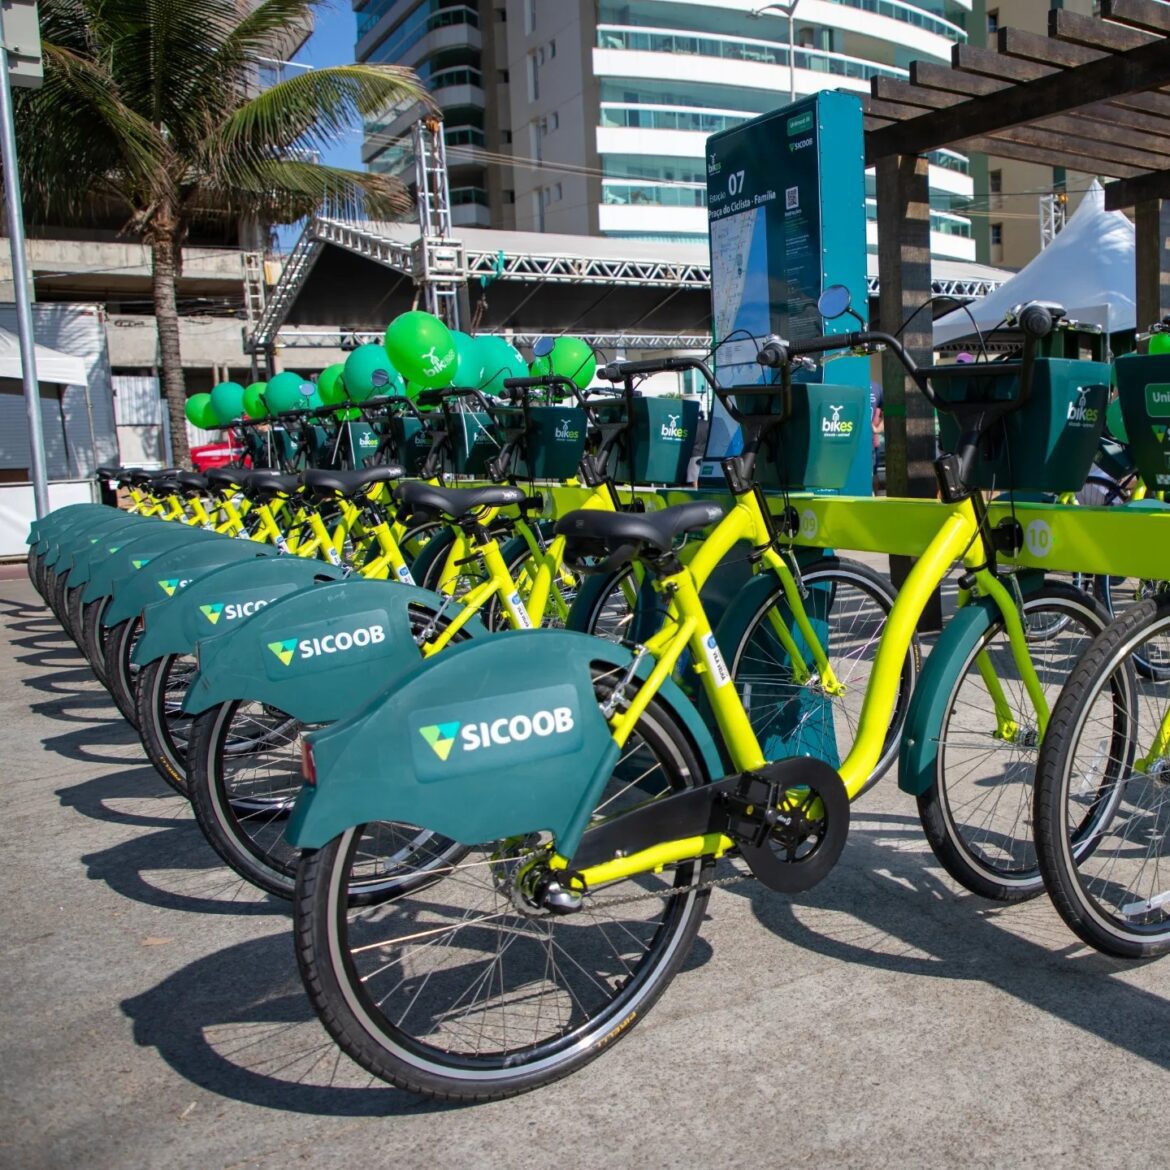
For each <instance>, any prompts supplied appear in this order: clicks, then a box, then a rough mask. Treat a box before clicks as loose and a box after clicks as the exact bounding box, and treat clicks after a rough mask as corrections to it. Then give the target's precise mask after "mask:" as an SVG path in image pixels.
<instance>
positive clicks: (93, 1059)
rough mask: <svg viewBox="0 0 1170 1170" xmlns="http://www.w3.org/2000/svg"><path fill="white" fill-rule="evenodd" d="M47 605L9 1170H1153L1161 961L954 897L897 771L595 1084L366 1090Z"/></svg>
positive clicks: (6, 1026)
mask: <svg viewBox="0 0 1170 1170" xmlns="http://www.w3.org/2000/svg"><path fill="white" fill-rule="evenodd" d="M34 598H35V594H34V593H33V591H32V589H31V588H30V586H29V585H28V583H27V580H20V581H3V582H0V639H2V641H3V643H4V648H5V652H4V653H3V654H2V655H0V751H2V754H3V758H4V761H5V765H6V766H5V769H4V771H5V778H6V781H7V790H8V792H7V795H8V804H7V807H6V809H5V812H4V816H3V820H2V822H0V846H2V848H3V857H4V861H5V864H4V867H3V870H0V906H2V907H3V909H2V911H0V947H2V951H0V953H2V955H3V958H2V960H0V1166H4V1167H14V1168H18V1167H19V1168H24V1167H65V1166H70V1167H72V1166H82V1167H85V1168H86V1170H104V1168H106V1167H118V1168H124V1167H126V1168H131V1167H168V1168H170V1167H175V1168H179V1167H198V1168H200V1170H206V1168H208V1167H228V1166H231V1167H236V1166H240V1167H243V1166H263V1167H269V1166H271V1167H277V1166H279V1167H287V1166H290V1165H291V1166H297V1165H302V1164H305V1165H314V1166H338V1165H354V1166H358V1165H361V1166H380V1165H393V1166H395V1167H402V1168H406V1170H410V1168H413V1167H448V1166H451V1167H455V1166H458V1167H463V1166H487V1165H492V1166H500V1167H512V1166H516V1167H527V1166H534V1167H545V1166H548V1165H551V1164H553V1163H554V1162H555V1163H556V1164H557V1165H558V1166H560V1167H564V1168H566V1170H575V1168H576V1167H596V1166H598V1165H600V1164H601V1163H602V1161H603V1160H604V1161H605V1162H607V1163H608V1164H609V1165H612V1166H616V1167H625V1166H638V1167H639V1168H643V1167H646V1168H654V1167H673V1166H680V1167H681V1166H685V1167H697V1166H708V1165H709V1166H725V1165H726V1166H741V1165H742V1166H752V1167H758V1166H768V1165H786V1166H787V1165H798V1166H803V1165H811V1164H814V1163H815V1164H819V1165H831V1166H836V1165H857V1166H867V1167H868V1166H886V1165H897V1166H900V1167H901V1166H927V1165H929V1166H939V1165H948V1164H962V1165H976V1166H1001V1165H1009V1164H1011V1165H1040V1164H1044V1165H1048V1164H1053V1163H1056V1162H1060V1163H1062V1164H1063V1165H1064V1166H1066V1167H1078V1166H1085V1167H1105V1166H1142V1165H1164V1164H1165V1162H1166V1156H1167V1155H1166V1142H1165V1133H1164V1129H1163V1125H1162V1120H1163V1112H1162V1099H1163V1095H1164V1094H1166V1093H1167V1092H1168V1091H1170V1074H1168V1072H1167V1066H1168V1064H1170V1002H1168V999H1167V995H1166V990H1167V977H1168V975H1170V966H1168V965H1165V964H1164V965H1159V964H1157V963H1154V964H1149V965H1144V966H1142V965H1132V966H1123V965H1121V964H1118V963H1115V962H1112V961H1110V960H1106V959H1104V958H1102V957H1101V956H1099V955H1096V954H1094V953H1090V952H1087V951H1085V950H1084V949H1083V948H1081V947H1079V946H1077V945H1075V944H1074V940H1073V939H1072V937H1071V935H1069V934H1068V933H1067V932H1066V931H1065V929H1064V927H1063V926H1062V924H1061V923H1060V921H1059V920H1058V919H1057V917H1056V916H1055V914H1054V913H1053V912H1052V911H1051V909H1050V908H1049V907H1048V905H1047V904H1046V903H1044V902H1035V903H1032V904H1030V905H1028V906H1024V907H1017V908H1013V909H996V908H994V907H990V906H989V905H988V904H986V903H984V902H981V901H979V900H977V899H975V898H972V897H970V896H968V895H962V894H959V893H957V892H956V891H955V889H953V888H952V887H951V886H950V885H949V884H948V883H947V882H945V881H944V880H943V879H942V877H941V876H940V874H939V871H938V870H937V869H936V868H935V867H934V866H933V865H932V864H931V858H930V855H929V853H928V851H927V850H926V848H925V846H924V844H923V842H922V840H921V837H920V834H919V831H918V828H917V822H916V818H915V812H914V805H913V802H912V801H911V800H909V799H908V798H906V797H904V796H903V795H901V794H900V793H899V792H898V790H897V788H896V786H895V785H894V783H893V781H892V780H887V781H885V782H884V783H883V784H882V785H879V787H878V788H877V789H876V790H875V792H873V793H872V794H871V795H869V796H867V797H866V798H865V799H864V800H863V801H862V803H861V806H860V807H859V808H858V809H857V810H856V812H855V820H854V826H855V829H854V832H853V835H852V837H851V840H850V844H849V846H848V848H847V849H846V852H845V856H844V859H843V861H842V862H841V864H840V866H839V867H838V869H837V871H836V872H835V873H834V874H833V875H832V877H831V878H830V879H829V880H828V881H827V882H826V883H825V884H824V885H823V886H822V887H820V888H819V889H817V890H816V891H814V892H813V893H812V894H811V895H808V896H806V897H804V898H802V899H800V900H799V901H798V902H795V903H793V902H790V901H788V900H786V899H784V898H782V897H780V896H778V895H774V894H770V893H768V892H767V891H765V890H762V889H756V888H753V887H752V886H750V885H745V886H740V887H735V888H731V889H727V890H719V891H716V892H715V894H714V896H713V897H712V900H711V917H710V921H709V922H708V923H707V924H706V926H705V927H704V930H703V936H702V939H701V940H700V941H699V942H698V943H697V945H696V946H695V949H694V953H693V955H692V956H691V959H690V963H689V966H688V969H687V970H686V971H685V972H684V973H683V975H682V976H681V977H680V978H679V979H678V980H677V981H676V982H675V983H674V984H673V986H672V987H671V988H670V989H669V991H668V992H667V994H666V996H665V997H664V999H663V1000H662V1001H661V1002H660V1004H659V1005H658V1006H657V1007H656V1008H655V1009H654V1011H653V1012H652V1013H651V1014H650V1016H649V1017H648V1019H647V1020H646V1021H645V1022H644V1023H643V1024H641V1025H640V1026H639V1027H638V1028H637V1029H635V1030H634V1031H633V1032H632V1033H631V1034H630V1036H629V1037H628V1038H627V1039H625V1040H624V1041H623V1042H622V1043H621V1044H620V1045H618V1046H617V1047H616V1048H614V1049H613V1050H611V1051H610V1052H609V1053H607V1054H606V1055H605V1056H604V1057H603V1058H602V1059H601V1060H599V1061H597V1062H595V1063H594V1064H593V1065H591V1066H590V1067H589V1068H587V1069H586V1070H585V1071H584V1072H582V1073H580V1074H578V1075H577V1076H575V1077H573V1078H571V1079H570V1080H568V1081H563V1082H561V1083H560V1084H558V1085H555V1086H553V1087H551V1088H549V1089H546V1090H543V1091H541V1092H539V1093H536V1094H530V1095H528V1096H526V1097H522V1098H519V1099H515V1100H512V1101H507V1102H502V1103H498V1104H493V1105H487V1106H480V1107H477V1108H469V1109H446V1108H435V1107H433V1106H431V1105H429V1104H427V1103H426V1102H421V1101H419V1100H417V1099H415V1098H412V1097H410V1096H408V1095H405V1094H402V1093H399V1092H397V1091H395V1090H392V1089H390V1088H387V1087H386V1086H384V1085H382V1084H380V1083H371V1082H370V1081H369V1079H368V1078H367V1077H366V1076H365V1075H364V1074H362V1073H361V1071H360V1070H358V1069H357V1068H356V1067H355V1066H353V1065H351V1064H350V1063H349V1062H348V1061H347V1060H346V1059H345V1058H343V1057H339V1056H338V1055H337V1054H336V1050H335V1049H334V1048H333V1046H332V1044H331V1043H330V1042H329V1041H328V1040H327V1038H326V1037H325V1034H324V1033H323V1031H322V1030H321V1029H320V1027H319V1026H318V1024H317V1022H316V1020H315V1018H314V1017H313V1015H312V1012H311V1010H310V1008H309V1006H308V1003H307V1001H306V999H305V997H304V995H303V993H302V991H301V988H300V982H299V979H298V976H297V972H296V968H295V964H294V961H293V956H292V949H291V946H290V941H289V930H288V915H287V913H286V910H285V908H284V906H283V905H280V904H277V903H275V902H272V901H269V900H267V899H266V898H264V897H263V896H260V895H258V894H256V893H254V892H253V891H251V890H250V889H249V888H247V887H244V886H242V885H241V884H240V883H239V882H238V881H236V880H235V879H234V878H233V877H232V875H231V874H230V873H229V872H228V871H227V870H225V869H224V868H222V867H220V866H218V865H216V864H215V861H216V859H215V857H214V854H212V853H211V851H210V849H209V848H208V847H207V846H206V845H205V844H204V842H203V840H202V838H201V837H200V835H199V832H198V830H197V828H196V827H195V825H194V823H193V822H192V819H191V817H190V814H189V813H188V812H187V810H186V808H185V806H184V804H183V802H182V801H180V800H179V799H178V798H176V797H173V796H169V795H168V794H167V790H166V789H165V788H164V786H163V785H162V783H161V782H160V781H159V780H158V779H157V778H156V777H155V775H154V773H153V771H152V770H151V769H150V768H149V766H147V765H145V763H144V759H143V756H142V753H141V750H140V748H139V746H138V742H137V739H136V737H135V735H134V733H133V732H132V731H130V729H129V728H128V727H127V726H126V725H125V724H124V723H122V722H121V720H120V719H119V718H118V716H117V713H116V711H115V710H114V708H113V705H112V704H111V703H110V701H109V700H108V698H107V697H106V696H105V693H104V692H102V691H100V690H98V689H96V686H95V684H94V683H93V682H92V680H91V679H90V677H89V675H88V672H87V671H85V670H83V669H82V668H81V660H80V658H79V656H78V654H77V652H76V651H75V649H74V648H73V646H72V644H71V643H69V642H68V641H66V640H65V638H64V636H63V635H62V634H61V632H60V630H59V628H58V627H57V626H56V625H55V623H54V621H53V620H52V618H51V617H50V615H49V614H48V611H47V610H45V609H43V608H42V607H41V606H40V605H39V604H36V603H34Z"/></svg>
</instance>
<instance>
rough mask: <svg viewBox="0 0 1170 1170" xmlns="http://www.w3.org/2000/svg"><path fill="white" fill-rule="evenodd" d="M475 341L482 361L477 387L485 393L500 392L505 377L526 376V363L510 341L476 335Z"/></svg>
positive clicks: (501, 391) (502, 388)
mask: <svg viewBox="0 0 1170 1170" xmlns="http://www.w3.org/2000/svg"><path fill="white" fill-rule="evenodd" d="M475 343H476V346H477V347H478V349H479V354H480V359H481V361H482V362H483V376H482V377H481V378H480V381H479V388H480V389H481V390H482V391H483V392H484V393H485V394H502V393H503V390H504V379H505V378H526V377H528V363H527V362H525V360H524V359H523V358H522V357H521V356H520V351H519V350H518V349H517V348H516V347H515V346H514V345H512V343H511V342H509V341H505V340H504V339H503V338H502V337H477V338H476V339H475Z"/></svg>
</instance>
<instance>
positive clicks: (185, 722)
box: [135, 654, 199, 796]
mask: <svg viewBox="0 0 1170 1170" xmlns="http://www.w3.org/2000/svg"><path fill="white" fill-rule="evenodd" d="M198 669H199V668H198V665H197V664H196V661H195V656H194V655H193V654H168V655H167V656H166V657H164V658H156V659H155V660H154V661H153V662H148V663H147V664H146V665H145V666H144V667H143V668H142V671H141V673H140V674H139V677H138V687H137V694H136V696H135V702H136V711H137V715H138V734H139V737H140V738H141V740H142V746H143V748H144V750H145V751H146V755H147V757H148V758H149V760H150V762H151V763H152V764H153V765H154V767H155V771H157V772H158V774H159V775H160V776H161V777H162V778H163V779H164V780H165V781H166V782H167V783H168V784H169V785H170V786H171V787H172V788H173V789H174V790H175V791H176V792H178V793H179V794H180V795H181V796H187V795H188V790H187V746H188V741H189V740H190V737H191V722H192V719H191V716H190V715H187V714H185V713H184V711H183V699H184V698H185V697H186V694H187V688H188V687H189V686H190V685H191V680H192V679H194V677H195V675H196V674H197V673H198Z"/></svg>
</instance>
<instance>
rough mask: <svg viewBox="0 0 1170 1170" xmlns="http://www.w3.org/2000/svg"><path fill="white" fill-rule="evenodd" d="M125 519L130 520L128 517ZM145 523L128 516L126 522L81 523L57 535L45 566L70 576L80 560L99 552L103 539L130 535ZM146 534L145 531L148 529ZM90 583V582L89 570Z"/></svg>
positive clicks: (109, 519)
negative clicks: (98, 546) (69, 573)
mask: <svg viewBox="0 0 1170 1170" xmlns="http://www.w3.org/2000/svg"><path fill="white" fill-rule="evenodd" d="M121 515H122V516H126V514H125V513H122V514H121ZM145 523H146V521H144V520H143V519H142V518H141V517H139V516H134V517H130V516H126V518H125V520H122V519H119V518H115V517H112V516H111V517H108V518H107V517H103V518H102V519H101V520H96V519H88V520H85V521H82V520H78V521H77V522H76V523H75V524H70V525H69V526H68V527H67V528H62V529H61V530H60V531H59V532H57V533H56V534H55V535H54V537H53V539H52V541H51V542H50V544H49V548H48V551H47V552H46V553H45V558H44V563H45V564H46V565H47V566H49V567H50V568H55V569H57V571H58V572H70V571H71V570H72V569H73V568H74V567H76V566H77V563H78V561H79V559H81V558H83V557H84V558H88V557H89V556H90V555H91V554H92V553H94V552H95V551H97V550H96V549H95V545H97V544H98V542H99V541H100V540H101V538H102V537H104V536H113V534H114V533H127V532H130V531H131V530H133V529H135V528H139V527H141V526H142V525H143V524H145ZM142 530H143V531H145V528H143V529H142ZM102 555H105V554H102ZM86 579H87V580H88V569H87V570H86Z"/></svg>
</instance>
